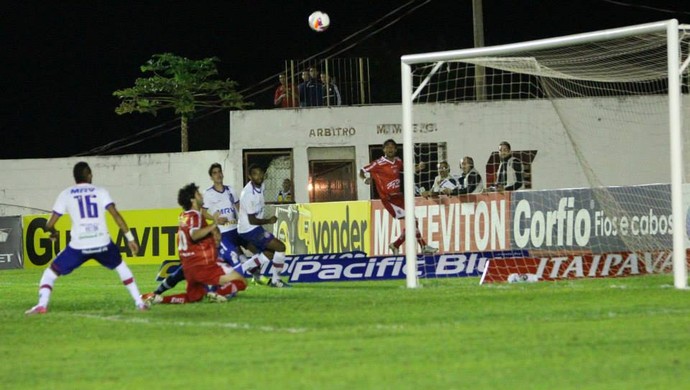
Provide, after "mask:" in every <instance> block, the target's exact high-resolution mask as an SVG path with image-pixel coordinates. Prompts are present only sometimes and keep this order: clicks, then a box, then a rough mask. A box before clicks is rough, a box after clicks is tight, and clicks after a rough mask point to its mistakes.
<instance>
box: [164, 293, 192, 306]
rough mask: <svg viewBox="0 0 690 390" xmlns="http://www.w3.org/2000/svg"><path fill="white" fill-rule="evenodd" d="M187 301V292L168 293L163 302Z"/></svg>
mask: <svg viewBox="0 0 690 390" xmlns="http://www.w3.org/2000/svg"><path fill="white" fill-rule="evenodd" d="M186 302H187V294H175V295H166V296H164V297H163V301H162V302H161V303H173V304H182V303H186Z"/></svg>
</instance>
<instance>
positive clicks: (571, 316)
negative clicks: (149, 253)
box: [0, 266, 690, 389]
mask: <svg viewBox="0 0 690 390" xmlns="http://www.w3.org/2000/svg"><path fill="white" fill-rule="evenodd" d="M132 270H133V271H134V274H135V276H136V277H137V282H138V283H139V286H140V288H141V290H142V292H144V291H151V290H152V289H153V288H154V287H155V285H156V283H155V282H154V280H153V279H154V276H155V274H156V272H157V267H155V266H132ZM40 275H41V271H39V270H16V271H15V270H10V271H0V294H2V297H1V298H0V322H1V323H2V328H1V329H0V354H1V356H2V360H1V361H2V364H0V383H1V384H0V388H2V389H48V388H50V389H62V388H64V389H125V388H127V389H162V388H165V389H189V388H195V389H211V388H231V387H233V388H301V389H304V388H308V389H312V388H314V389H381V388H388V389H399V388H415V389H430V388H442V389H446V388H447V389H454V388H468V389H475V388H486V389H495V388H524V389H539V388H543V389H567V388H577V389H582V388H599V389H633V388H634V389H641V388H645V389H651V388H655V389H656V388H664V389H671V388H678V389H680V388H687V386H688V383H690V354H688V352H689V351H690V305H689V302H690V292H689V291H678V290H675V289H673V288H672V287H671V286H672V277H671V276H650V277H638V278H626V279H606V280H583V281H576V282H558V283H537V284H511V285H494V286H479V285H478V280H477V279H475V278H471V279H469V278H466V279H444V280H437V281H436V280H435V281H427V282H424V284H425V286H424V287H423V288H420V289H414V290H409V289H406V288H404V287H403V286H404V281H403V280H401V281H390V282H348V283H345V282H341V283H322V284H299V285H295V286H294V287H293V288H291V289H270V288H266V287H250V288H249V289H248V290H247V291H245V292H244V293H242V294H241V295H240V296H239V297H237V298H235V299H233V300H231V301H230V302H228V303H225V304H211V303H199V304H190V305H165V306H161V305H158V306H154V307H153V308H152V310H150V311H149V312H145V313H140V312H137V311H136V310H134V305H133V303H132V301H131V299H130V297H129V295H128V294H127V292H126V290H125V288H124V287H123V286H122V285H121V284H120V283H119V280H118V277H117V274H116V273H114V272H111V271H108V270H106V269H104V268H100V267H83V268H81V269H78V270H77V271H76V272H75V273H74V274H73V275H69V276H67V277H63V278H60V279H58V281H57V283H56V286H55V290H54V293H53V297H52V301H51V305H50V309H49V312H48V314H46V315H43V316H34V317H25V316H24V314H23V313H24V310H26V309H28V308H29V307H31V306H33V305H34V304H35V302H36V296H37V292H36V289H37V285H38V281H39V279H40ZM177 290H181V289H180V288H179V287H178V289H177Z"/></svg>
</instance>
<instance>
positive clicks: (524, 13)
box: [0, 0, 690, 159]
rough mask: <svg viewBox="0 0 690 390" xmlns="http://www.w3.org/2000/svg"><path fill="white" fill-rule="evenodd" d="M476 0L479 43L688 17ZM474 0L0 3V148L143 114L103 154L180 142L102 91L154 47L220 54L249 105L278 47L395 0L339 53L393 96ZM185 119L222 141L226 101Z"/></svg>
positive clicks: (631, 3)
mask: <svg viewBox="0 0 690 390" xmlns="http://www.w3.org/2000/svg"><path fill="white" fill-rule="evenodd" d="M408 2H409V4H408ZM483 3H484V26H485V43H486V45H487V46H488V45H496V44H505V43H511V42H518V41H524V40H533V39H541V38H549V37H553V36H560V35H567V34H574V33H580V32H587V31H592V30H599V29H606V28H614V27H622V26H627V25H631V24H639V23H647V22H653V21H659V20H666V19H671V18H676V19H678V20H679V21H680V22H681V23H690V2H687V1H680V0H677V1H664V0H621V1H617V0H616V1H613V0H577V1H572V0H567V1H566V0H549V1H536V0H484V2H483ZM405 4H408V5H407V6H405ZM471 4H472V3H471V1H470V0H430V1H428V0H409V1H408V0H398V1H392V0H374V1H372V0H342V1H323V0H322V1H304V0H303V1H299V0H288V1H266V0H254V1H251V0H244V1H242V0H225V1H220V0H219V1H203V0H187V1H163V0H156V1H153V0H151V1H146V0H143V1H129V0H118V1H112V2H100V1H93V0H91V1H69V0H63V1H54V0H45V1H33V0H29V1H16V2H12V6H11V7H10V6H5V7H3V11H2V12H1V13H0V32H1V34H0V41H1V43H0V44H1V45H2V57H3V58H5V60H3V61H2V67H1V69H2V70H3V72H2V78H0V80H1V81H0V83H2V84H1V85H2V105H1V108H0V112H1V120H0V131H1V134H2V144H1V145H2V147H0V159H18V158H48V157H67V156H73V155H77V154H83V153H88V152H89V151H91V150H93V149H94V148H97V147H100V146H102V145H105V144H108V143H110V142H113V141H117V140H120V139H123V138H126V137H128V136H133V135H134V134H136V133H139V132H141V131H143V130H146V129H149V128H154V127H156V129H155V130H152V131H151V132H150V133H149V134H150V136H151V138H149V139H148V140H146V141H144V142H141V143H138V144H135V145H132V146H128V147H125V148H122V149H119V150H117V151H106V152H103V153H101V154H128V153H159V152H177V151H179V145H180V139H179V130H177V129H171V127H172V126H174V125H175V124H176V123H177V121H175V118H174V116H173V115H172V113H161V114H159V116H157V117H153V116H151V115H149V114H127V115H117V114H115V112H114V109H115V107H116V106H117V105H118V104H119V100H118V99H117V98H115V97H114V96H112V93H113V91H115V90H117V89H122V88H127V87H130V86H132V85H133V84H134V80H135V79H136V78H138V77H148V75H147V74H143V73H141V72H140V70H139V67H140V66H141V65H142V64H143V63H144V62H146V61H147V60H148V59H150V58H151V56H152V55H153V54H156V53H164V52H171V53H173V54H176V55H180V56H184V57H188V58H191V59H201V58H206V57H218V58H219V59H220V63H219V64H218V69H219V71H220V77H221V78H223V79H225V78H230V79H233V80H236V81H237V82H238V83H239V89H240V90H242V91H244V93H245V95H253V96H251V97H250V98H248V100H249V101H251V102H253V103H254V107H255V108H270V107H272V99H273V87H272V88H269V90H268V91H266V92H261V93H257V91H258V90H259V89H260V87H262V86H265V84H264V85H260V82H261V81H262V80H265V79H266V78H269V77H271V76H273V75H275V74H277V73H278V72H280V70H281V69H282V67H283V63H284V61H285V60H287V59H302V58H306V57H309V56H311V55H313V54H315V53H318V52H320V51H322V50H324V49H327V48H329V47H331V46H334V45H338V43H339V42H341V41H342V40H343V39H344V38H346V37H348V36H350V35H352V34H354V33H356V32H357V31H359V30H362V29H365V28H367V27H368V26H369V25H370V24H372V23H375V22H376V21H377V20H379V19H380V18H382V17H384V15H386V14H388V13H389V12H392V11H394V10H395V9H397V8H399V7H403V8H402V9H401V10H400V11H398V12H397V13H396V14H395V15H394V16H395V17H389V18H387V19H386V21H392V20H394V19H395V18H396V17H400V20H399V21H398V22H397V23H395V24H393V25H392V26H390V27H388V28H386V29H384V30H382V31H381V32H379V33H377V34H375V35H374V36H371V37H368V38H366V39H364V37H365V35H362V36H361V37H360V38H359V39H356V40H355V41H358V40H360V39H363V40H361V41H360V42H359V43H358V44H357V45H356V46H355V47H353V48H351V49H349V50H348V51H346V52H344V53H342V54H339V55H338V56H337V57H339V58H344V57H368V58H369V59H370V63H371V76H372V78H371V85H372V100H373V101H374V102H375V103H397V102H399V99H400V81H399V74H400V56H401V55H403V54H411V53H419V52H430V51H439V50H451V49H462V48H468V47H472V45H473V38H472V6H471ZM417 6H419V8H417V9H416V10H414V11H413V10H412V9H413V8H415V7H417ZM649 7H653V8H656V9H651V8H649ZM315 10H322V11H324V12H327V13H328V14H329V15H330V18H331V27H330V29H329V30H328V31H327V32H325V33H315V32H312V31H311V30H309V27H308V26H307V22H306V20H307V17H308V16H309V14H310V13H311V12H312V11H315ZM664 10H668V11H664ZM669 11H670V12H669ZM406 12H407V13H408V14H406ZM376 26H378V27H381V26H382V24H381V23H379V24H377V25H376ZM372 30H373V29H372ZM276 85H277V83H276ZM190 127H191V129H190V150H203V149H224V148H226V147H227V144H228V134H227V133H228V115H227V112H218V113H215V114H212V115H208V116H206V117H204V118H198V119H196V120H194V121H192V122H191V125H190ZM166 129H170V130H168V131H165V130H166ZM91 154H93V153H91Z"/></svg>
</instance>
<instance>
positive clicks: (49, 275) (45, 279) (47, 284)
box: [38, 267, 58, 307]
mask: <svg viewBox="0 0 690 390" xmlns="http://www.w3.org/2000/svg"><path fill="white" fill-rule="evenodd" d="M57 278H58V274H56V273H55V271H53V270H52V269H50V267H48V268H46V270H45V271H43V276H41V281H40V282H39V285H38V306H43V307H48V302H49V301H50V294H51V293H52V292H53V285H54V284H55V280H56V279H57Z"/></svg>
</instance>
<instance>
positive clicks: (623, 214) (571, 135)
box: [401, 19, 690, 289]
mask: <svg viewBox="0 0 690 390" xmlns="http://www.w3.org/2000/svg"><path fill="white" fill-rule="evenodd" d="M688 30H689V27H688V26H686V25H679V24H678V21H677V20H675V19H674V20H667V21H660V22H655V23H647V24H641V25H636V26H630V27H623V28H615V29H608V30H603V31H596V32H589V33H583V34H575V35H569V36H564V37H557V38H549V39H542V40H536V41H528V42H520V43H512V44H506V45H500V46H492V47H482V48H472V49H464V50H451V51H443V52H432V53H423V54H411V55H405V56H402V57H401V84H402V142H403V164H404V171H405V172H413V171H414V167H415V164H416V162H420V161H424V162H427V163H430V164H429V165H431V166H435V165H436V164H435V163H438V162H439V161H428V156H420V155H415V144H419V143H425V142H426V143H430V142H435V143H438V142H441V140H443V142H444V145H446V144H445V143H447V150H446V149H444V150H443V153H438V155H439V156H441V155H443V156H447V157H445V158H447V159H448V160H450V159H451V158H455V159H456V160H454V161H450V165H451V167H454V166H456V161H457V159H458V156H460V157H461V156H464V155H469V154H474V155H475V167H476V168H477V169H478V170H479V171H480V172H481V174H482V175H483V176H484V178H485V180H486V179H488V178H489V177H495V176H492V175H494V174H496V172H495V171H493V170H492V168H490V167H489V165H488V163H489V161H491V159H489V161H487V160H483V159H482V158H477V157H482V154H489V153H491V152H492V150H493V151H495V147H494V148H492V149H489V146H487V145H491V146H493V145H498V143H499V142H500V141H503V140H506V139H510V141H511V142H512V143H513V153H515V150H516V149H517V148H516V147H515V146H516V145H517V146H518V147H519V150H528V149H534V150H535V152H534V153H540V155H539V157H538V158H537V159H536V160H535V162H534V166H533V167H532V168H533V169H534V170H537V171H539V172H540V173H543V174H544V175H543V176H547V177H549V178H551V180H550V182H548V183H547V182H546V180H544V181H541V182H540V180H539V179H538V178H537V177H536V176H537V175H536V174H535V175H532V173H533V172H532V171H530V173H529V174H527V173H525V175H529V180H530V183H531V188H525V186H524V185H523V187H522V189H521V190H520V191H518V192H519V193H522V192H523V191H524V190H525V189H532V190H563V189H565V188H587V189H588V192H586V194H587V196H591V197H592V200H591V201H590V203H591V205H592V206H590V207H591V209H590V210H585V211H587V213H588V214H589V213H590V212H591V213H595V212H599V213H600V214H598V215H600V216H603V217H602V218H604V219H603V220H611V221H614V222H613V226H614V227H618V228H619V229H620V230H621V231H620V232H617V234H618V235H619V236H618V237H616V240H617V242H618V241H620V244H618V245H619V246H620V247H618V246H616V245H614V244H611V240H610V239H609V240H608V241H607V240H605V239H603V238H602V239H600V240H594V241H595V243H594V244H592V243H591V242H590V243H589V245H582V246H580V247H578V246H577V245H574V244H573V245H566V244H563V245H562V247H559V248H556V247H555V246H553V247H551V251H552V252H553V251H562V252H559V253H560V254H562V253H581V252H583V251H586V252H588V253H597V252H605V251H621V250H627V251H630V252H633V253H634V252H636V251H663V250H667V251H672V259H673V262H672V268H673V278H674V286H675V287H676V288H679V289H684V288H687V280H688V274H687V259H686V249H687V248H686V246H687V245H686V244H687V237H686V234H687V233H686V232H687V231H688V229H687V227H686V212H685V209H686V208H687V207H688V205H687V204H686V203H687V200H686V201H685V203H684V195H683V194H684V183H687V182H688V180H687V179H686V177H685V173H686V172H685V171H686V170H688V169H687V167H688V165H689V164H688V158H686V157H685V156H684V155H683V150H684V145H685V144H686V143H687V142H688V138H690V137H688V136H687V132H688V128H687V118H688V116H689V115H688V113H689V112H690V109H689V108H688V107H687V106H684V105H683V100H682V97H683V94H687V92H688V90H687V86H686V87H685V89H683V85H682V81H683V80H685V79H687V77H688V62H689V61H690V60H688V51H689V47H690V36H689V34H688ZM480 78H481V80H480ZM480 87H481V88H485V89H486V91H485V93H479V92H478V89H479V88H480ZM478 103H481V105H478ZM483 112H487V113H486V114H483ZM435 116H439V117H440V119H438V125H437V126H438V127H439V131H438V132H437V133H436V134H433V133H424V132H418V131H417V132H416V131H414V128H415V126H416V124H418V123H419V122H429V121H433V120H434V119H433V118H434V117H435ZM683 116H685V117H686V123H683ZM467 123H470V124H469V125H468V124H467ZM555 128H557V129H558V130H553V129H555ZM664 129H665V134H666V135H665V136H664V137H663V138H665V140H663V142H662V141H661V140H660V139H661V138H662V137H661V135H659V136H658V137H657V136H655V135H654V134H657V133H655V132H660V131H664ZM561 130H562V134H561V133H558V134H554V133H556V132H557V131H561ZM479 133H481V134H482V136H481V137H478V136H477V134H479ZM484 134H488V135H486V136H484ZM658 134H661V133H658ZM491 136H494V137H495V138H494V139H493V140H491ZM599 138H600V139H601V141H599ZM650 140H651V141H650ZM458 144H462V146H459V145H458ZM627 144H630V145H629V146H626V145H627ZM647 144H649V148H650V149H651V150H653V151H665V153H666V154H667V155H668V156H669V157H667V158H665V160H664V161H665V162H664V163H663V164H662V163H657V162H656V160H659V159H660V158H662V156H655V155H652V154H653V153H652V152H649V153H648V154H650V155H651V156H644V155H645V154H646V151H645V150H644V147H646V145H647ZM552 145H553V147H554V148H555V149H556V150H557V151H558V153H556V152H553V153H548V152H546V150H548V148H549V147H551V146H552ZM615 146H618V147H620V146H623V148H626V147H627V148H630V149H631V150H625V151H624V152H619V154H616V153H614V152H613V149H612V148H614V147H615ZM472 148H474V149H472ZM636 149H640V150H636ZM602 150H603V151H604V152H602ZM607 150H608V151H610V155H608V156H607V153H606V152H605V151H607ZM626 151H627V152H628V153H627V154H632V156H625V155H623V154H625V152H626ZM553 155H559V156H558V157H557V158H556V157H554V156H553ZM635 158H641V159H642V160H645V159H649V160H645V161H644V164H649V166H650V168H646V167H644V169H641V171H642V172H641V173H639V174H638V173H637V172H635V169H636V167H635V165H634V161H635V160H634V159H635ZM484 162H487V165H486V170H485V169H484V168H485V166H484V165H483V164H484ZM559 164H563V165H567V166H565V167H564V166H559ZM669 164H670V166H669ZM662 166H663V169H662ZM490 170H491V172H489V171H490ZM559 170H561V171H562V173H560V174H559ZM523 173H524V172H523ZM569 180H570V181H569ZM485 184H486V185H487V186H488V185H489V184H490V183H488V182H486V183H485ZM651 184H664V185H669V184H670V186H669V189H668V191H666V192H668V195H669V199H659V197H658V196H656V195H654V196H652V195H650V193H649V188H647V187H643V188H641V189H634V190H630V191H627V190H625V188H627V187H628V186H639V185H643V186H644V185H651ZM403 186H404V192H405V209H406V215H413V214H414V212H410V210H415V207H416V204H417V203H418V202H417V200H416V199H415V188H416V187H419V185H418V183H415V176H414V175H404V183H403ZM655 191H656V190H655ZM666 192H664V191H662V192H661V193H663V194H666ZM685 192H688V193H690V190H688V189H686V190H685ZM521 196H523V195H521ZM664 196H665V195H664ZM664 196H661V198H663V197H664ZM688 196H690V195H686V197H688ZM527 197H528V198H529V196H527ZM537 198H538V197H537ZM530 199H531V198H530ZM547 203H548V202H547ZM571 203H572V201H571ZM571 203H566V204H567V205H568V206H570V204H571ZM575 203H577V200H576V201H575ZM667 203H668V204H667ZM667 206H668V207H667ZM458 207H459V206H458ZM544 207H547V206H544ZM582 207H583V209H584V208H586V206H582ZM665 207H667V208H668V209H670V211H669V213H670V214H671V215H672V223H670V225H671V226H669V229H668V231H671V229H670V228H671V227H672V234H669V235H671V236H672V237H665V236H655V235H652V234H649V235H646V236H644V237H643V235H641V234H637V233H636V234H632V233H627V234H625V237H623V236H624V234H623V233H622V231H623V221H625V226H626V231H627V229H628V227H629V226H628V223H629V221H633V220H635V219H636V218H638V217H639V216H640V215H644V213H649V218H648V219H652V218H656V217H655V215H654V213H656V212H658V210H662V209H664V210H665ZM573 213H574V212H573ZM525 215H527V214H525ZM554 215H555V214H554ZM689 218H690V217H689ZM638 219H639V218H638ZM583 221H584V219H583ZM616 221H620V223H621V226H617V225H616V223H617V222H616ZM460 222H461V221H460ZM524 223H526V222H525V221H518V222H515V225H514V226H513V229H522V225H521V224H524ZM558 223H560V222H558ZM475 226H481V223H479V222H478V223H475ZM549 226H550V227H551V228H553V229H556V227H555V226H556V225H549ZM558 226H560V225H558ZM597 226H598V225H597ZM688 226H690V225H688ZM540 227H541V228H542V230H544V229H543V226H542V225H539V223H536V225H535V224H533V225H532V233H534V232H535V231H536V228H540ZM465 228H467V227H465ZM576 228H577V227H576ZM595 228H596V227H595V226H594V224H593V223H592V224H588V223H586V222H583V225H581V226H579V229H580V231H578V232H576V234H578V233H579V234H580V235H586V236H587V237H590V232H587V231H584V229H590V230H592V231H593V230H594V229H595ZM468 229H469V228H468ZM614 230H616V229H615V228H614ZM525 231H527V230H525ZM405 232H406V241H405V258H406V274H407V287H409V288H415V287H418V286H419V280H418V278H417V251H418V248H417V246H416V245H417V244H416V240H415V220H414V219H413V218H406V219H405ZM546 234H547V235H548V234H550V233H549V232H547V233H546ZM554 234H555V233H554ZM594 235H595V234H594V233H592V234H591V236H594ZM511 242H512V241H511ZM540 245H541V244H539V243H538V244H531V246H530V245H528V246H527V249H529V250H530V251H535V252H538V253H540V254H542V255H543V254H545V253H548V252H549V250H546V249H544V247H545V245H544V246H540ZM466 247H467V248H469V247H470V245H467V246H466ZM621 248H624V249H621ZM441 249H442V252H444V251H448V249H452V248H441ZM490 249H496V248H490ZM499 249H515V248H510V243H509V244H508V245H504V246H503V247H501V248H499ZM536 249H539V250H538V251H537V250H536ZM547 249H548V248H547Z"/></svg>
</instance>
